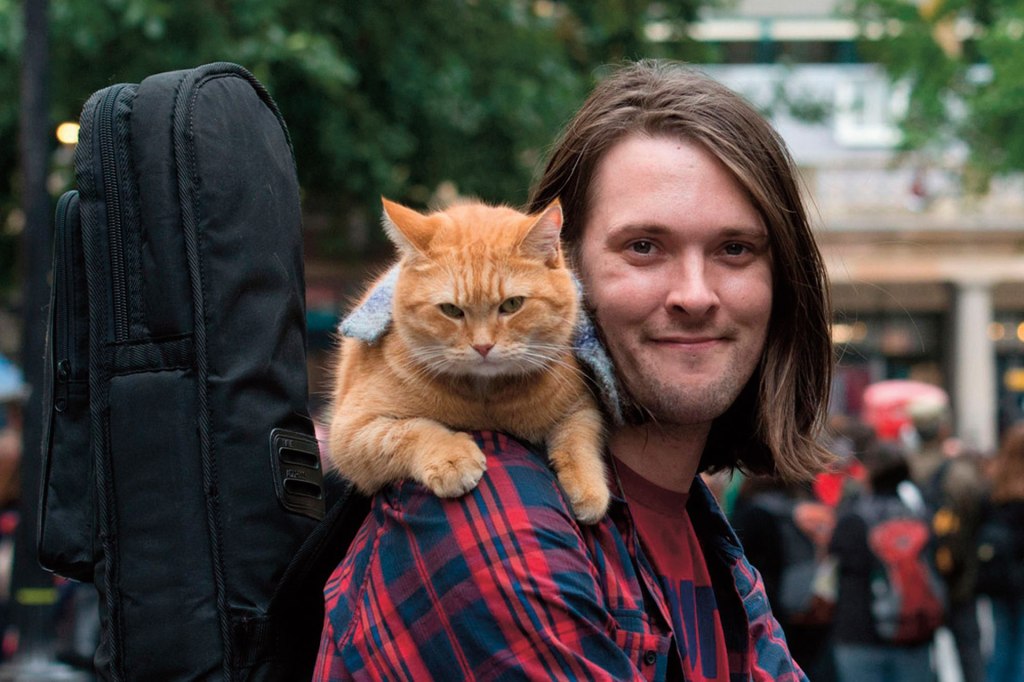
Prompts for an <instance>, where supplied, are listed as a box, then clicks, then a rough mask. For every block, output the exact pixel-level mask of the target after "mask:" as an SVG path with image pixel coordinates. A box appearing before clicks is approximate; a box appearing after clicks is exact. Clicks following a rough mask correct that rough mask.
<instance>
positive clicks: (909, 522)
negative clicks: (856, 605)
mask: <svg viewBox="0 0 1024 682" xmlns="http://www.w3.org/2000/svg"><path fill="white" fill-rule="evenodd" d="M858 513H859V514H860V515H861V517H862V518H863V519H864V520H865V522H866V524H867V539H868V548H869V549H870V551H871V554H872V569H871V575H870V585H869V587H870V593H871V616H872V621H873V623H874V627H875V632H876V634H877V635H878V636H879V637H880V638H881V639H882V640H883V641H885V642H889V643H892V644H920V643H924V642H927V641H928V640H930V639H931V638H932V636H933V635H934V633H935V631H936V630H937V629H938V628H939V627H940V626H941V625H942V623H943V621H944V619H945V613H946V589H945V585H944V583H943V581H942V579H941V578H940V577H939V575H938V573H937V572H936V570H935V567H934V565H933V564H932V559H931V557H932V547H931V541H932V536H931V532H930V529H929V525H928V522H927V521H926V519H925V518H922V517H921V516H919V515H917V514H914V513H913V512H911V511H910V510H909V509H908V508H907V507H906V506H905V505H904V504H902V503H901V502H900V501H899V500H898V499H895V498H893V499H887V498H875V497H867V498H865V499H863V500H861V501H860V503H859V509H858Z"/></svg>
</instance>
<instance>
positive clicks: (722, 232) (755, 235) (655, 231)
mask: <svg viewBox="0 0 1024 682" xmlns="http://www.w3.org/2000/svg"><path fill="white" fill-rule="evenodd" d="M675 232H676V231H675V230H673V229H672V228H671V227H669V226H667V225H663V224H661V223H624V224H622V225H616V226H615V227H613V228H611V229H610V230H609V231H608V235H609V236H611V237H614V236H618V235H622V234H626V235H629V234H633V233H642V234H645V235H651V236H654V237H657V236H660V235H671V234H673V233H675ZM716 236H718V237H725V238H732V237H746V238H748V239H767V238H768V231H767V230H766V229H765V228H764V226H762V225H755V224H751V225H735V226H728V227H723V228H720V229H719V230H718V231H717V233H716Z"/></svg>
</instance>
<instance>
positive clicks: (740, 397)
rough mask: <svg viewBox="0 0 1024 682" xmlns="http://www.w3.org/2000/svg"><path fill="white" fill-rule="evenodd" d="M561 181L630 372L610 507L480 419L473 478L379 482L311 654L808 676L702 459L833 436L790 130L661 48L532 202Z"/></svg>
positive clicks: (344, 666)
mask: <svg viewBox="0 0 1024 682" xmlns="http://www.w3.org/2000/svg"><path fill="white" fill-rule="evenodd" d="M555 197H559V198H560V199H561V201H562V205H563V208H564V210H565V216H566V228H564V240H565V242H566V244H567V246H568V250H569V253H570V255H571V257H572V258H573V260H574V263H575V265H576V267H577V270H578V272H579V274H580V277H581V280H582V283H583V285H584V290H585V296H586V302H587V304H588V306H589V308H590V310H591V313H592V316H593V318H594V320H595V321H596V323H597V326H598V327H599V329H600V332H601V334H602V338H603V340H604V342H605V345H606V347H607V349H608V351H609V354H610V356H611V358H612V360H613V362H614V365H615V368H616V373H617V377H618V380H619V383H620V387H619V388H620V393H622V394H624V395H625V396H627V397H626V400H625V405H624V406H623V407H624V412H625V414H626V419H625V421H623V422H620V423H615V424H613V425H612V427H611V429H610V432H609V439H608V463H609V471H610V472H611V474H610V478H611V485H612V492H613V496H614V500H613V502H612V506H611V509H610V510H609V513H608V515H607V517H605V518H604V519H603V520H601V521H600V522H598V523H597V524H595V525H593V526H580V525H578V524H576V522H575V521H574V519H573V518H572V513H571V510H570V508H569V506H568V503H567V502H566V500H565V498H564V495H563V494H562V493H561V492H560V490H559V488H558V485H557V482H556V479H555V478H554V475H553V473H552V472H551V471H550V470H549V469H548V467H547V465H546V463H545V461H544V458H543V454H542V453H540V454H538V453H535V452H531V451H529V450H528V449H526V448H525V447H524V446H522V445H521V444H519V443H515V442H512V441H510V440H509V439H507V438H505V437H503V436H502V435H500V434H490V433H483V434H475V435H476V438H477V442H478V444H479V445H480V446H481V448H482V449H483V450H484V452H485V454H486V455H487V466H488V469H487V472H486V474H485V475H484V477H483V479H482V480H481V482H480V485H479V486H478V487H477V488H476V489H475V490H473V491H471V492H470V493H468V494H467V495H465V496H464V497H461V498H457V499H455V500H441V499H437V498H434V497H432V496H430V495H429V494H428V493H426V492H425V491H424V490H423V489H422V488H420V487H418V486H416V485H413V484H411V483H407V484H403V485H401V486H393V487H391V488H388V489H386V490H384V491H382V492H381V493H379V494H378V495H377V496H376V498H375V499H374V503H373V509H372V511H371V513H370V518H369V519H368V520H367V522H366V523H365V524H364V526H363V528H362V529H361V531H360V533H359V535H358V536H357V537H356V539H355V542H354V544H353V547H352V549H351V550H350V551H349V553H348V555H347V556H346V559H345V560H344V561H343V562H342V564H341V565H340V566H339V567H338V570H337V571H336V572H335V573H334V575H333V576H332V578H331V579H330V581H329V582H328V584H327V586H326V588H325V597H326V607H327V608H326V610H327V617H326V622H325V628H324V633H323V638H322V642H321V649H320V657H319V660H318V663H317V671H316V675H315V678H316V679H320V680H340V679H350V678H361V679H416V680H420V679H430V678H434V679H545V680H546V679H615V680H624V679H686V680H747V679H755V680H781V681H782V682H789V681H793V680H802V679H806V678H805V677H804V675H803V673H802V672H801V671H800V669H799V667H798V666H797V665H796V664H794V663H793V661H792V659H791V657H790V655H789V652H788V650H787V647H786V643H785V639H784V637H783V635H782V633H781V631H780V629H779V626H778V623H777V622H776V621H775V619H774V618H773V617H772V614H771V610H770V607H769V605H768V603H767V599H766V598H765V596H764V590H763V586H762V584H761V580H760V577H759V576H758V574H757V572H756V571H755V570H754V569H753V568H752V567H751V566H750V564H749V563H748V562H747V561H746V559H745V558H744V557H743V551H742V549H741V547H740V546H739V543H738V542H737V541H736V538H735V535H734V534H733V532H732V530H731V529H730V528H729V525H728V523H727V521H726V520H725V518H724V516H722V514H721V512H720V511H719V510H718V508H717V505H716V504H715V502H714V500H713V498H712V496H711V494H710V493H709V491H708V490H707V487H706V486H704V485H703V483H702V482H701V479H700V477H699V476H697V473H698V472H700V471H703V470H707V469H720V468H725V467H734V466H743V467H745V468H746V469H748V470H750V471H753V472H776V473H779V474H782V475H784V476H785V477H787V478H790V479H799V478H806V477H808V476H810V475H812V474H813V473H815V472H816V471H818V470H819V469H820V468H821V467H822V466H823V464H824V463H825V462H826V461H827V459H828V456H827V454H825V453H824V451H823V450H821V448H820V447H819V446H818V444H817V439H816V435H817V429H818V427H819V425H820V424H821V422H822V420H823V418H824V413H825V408H826V401H827V396H828V388H829V381H830V372H831V349H830V342H829V329H828V301H827V292H826V284H825V275H824V269H823V267H822V263H821V259H820V255H819V253H818V250H817V247H816V245H815V243H814V240H813V237H812V236H811V233H810V229H809V226H808V223H807V219H806V216H805V213H804V209H803V206H802V204H801V201H800V198H799V193H798V190H797V187H796V183H795V172H794V169H793V167H792V162H791V160H790V159H789V157H788V154H787V153H786V151H785V149H784V146H783V145H782V143H781V141H780V140H779V138H778V137H777V135H776V134H775V133H774V132H773V131H772V130H771V128H770V126H768V124H767V123H766V122H765V121H764V120H763V119H762V118H761V117H760V116H759V115H758V114H757V113H756V112H755V111H754V110H753V109H752V108H751V107H750V105H749V104H747V103H746V102H745V101H744V100H742V99H741V98H740V97H738V96H737V95H736V94H735V93H733V92H731V91H729V90H728V89H726V88H724V87H723V86H721V85H719V84H717V83H715V82H714V81H711V80H709V79H707V78H705V77H703V76H700V75H698V74H696V73H694V72H692V71H690V70H687V69H685V68H682V67H679V66H677V65H672V64H662V63H656V62H643V63H639V64H635V65H631V66H627V67H625V68H623V69H620V70H619V71H617V72H616V73H615V74H613V75H612V76H611V77H609V78H608V79H606V80H605V81H604V82H602V83H601V84H600V85H599V86H598V87H597V88H596V89H595V91H594V92H593V93H592V94H591V96H590V98H588V100H587V102H586V103H585V104H584V105H583V107H582V108H581V110H580V111H579V113H578V114H577V116H576V117H575V118H574V120H573V121H572V122H571V123H570V124H569V126H568V127H567V129H566V131H565V132H564V134H563V136H562V138H561V140H560V141H559V142H558V144H557V145H556V148H555V150H554V153H553V155H552V158H551V160H550V161H549V164H548V167H547V170H546V171H545V173H544V176H543V177H542V178H541V180H540V182H539V184H538V187H537V189H536V191H535V192H534V196H533V198H532V200H531V207H530V208H531V210H533V211H536V210H538V209H539V207H542V206H544V205H547V204H548V203H549V202H550V201H551V200H553V199H554V198H555ZM614 412H615V411H614V410H609V414H612V413H614Z"/></svg>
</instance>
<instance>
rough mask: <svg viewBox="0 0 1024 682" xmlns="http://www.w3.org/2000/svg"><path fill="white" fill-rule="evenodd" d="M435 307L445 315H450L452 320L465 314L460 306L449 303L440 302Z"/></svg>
mask: <svg viewBox="0 0 1024 682" xmlns="http://www.w3.org/2000/svg"><path fill="white" fill-rule="evenodd" d="M437 307H438V308H440V309H441V312H442V313H444V314H445V316H446V317H450V318H452V319H453V320H458V319H461V318H463V317H465V316H466V313H464V312H463V311H462V308H459V307H458V306H455V305H453V304H451V303H442V304H440V305H438V306H437Z"/></svg>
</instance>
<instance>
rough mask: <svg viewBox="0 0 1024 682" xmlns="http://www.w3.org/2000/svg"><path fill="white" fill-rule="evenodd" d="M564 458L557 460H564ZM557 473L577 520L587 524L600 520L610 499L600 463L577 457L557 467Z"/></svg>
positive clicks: (606, 509) (609, 492)
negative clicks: (584, 460) (569, 462)
mask: <svg viewBox="0 0 1024 682" xmlns="http://www.w3.org/2000/svg"><path fill="white" fill-rule="evenodd" d="M565 459H566V458H561V459H559V460H557V461H561V462H565ZM557 473H558V480H559V482H560V483H561V484H562V488H564V489H565V494H566V496H567V497H568V498H569V504H570V505H571V506H572V512H573V515H574V516H575V517H576V518H577V520H579V522H580V523H588V524H589V523H597V522H598V521H600V520H601V518H602V517H603V516H604V515H605V513H606V512H607V511H608V504H609V502H610V501H611V491H610V490H609V489H608V482H607V479H606V478H605V474H604V467H603V466H601V463H600V462H599V461H598V462H597V463H596V464H595V463H593V462H591V463H587V462H583V461H580V458H579V457H577V458H575V459H574V460H573V461H572V464H570V465H563V466H562V467H561V468H559V469H558V471H557Z"/></svg>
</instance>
